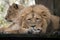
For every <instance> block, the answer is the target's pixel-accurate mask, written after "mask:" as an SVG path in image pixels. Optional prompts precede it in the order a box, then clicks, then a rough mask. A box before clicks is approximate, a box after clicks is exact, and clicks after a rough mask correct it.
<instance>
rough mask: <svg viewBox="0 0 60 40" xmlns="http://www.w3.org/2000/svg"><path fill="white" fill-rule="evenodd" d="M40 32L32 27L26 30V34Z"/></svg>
mask: <svg viewBox="0 0 60 40" xmlns="http://www.w3.org/2000/svg"><path fill="white" fill-rule="evenodd" d="M40 32H41V30H40V29H34V28H30V29H29V30H28V34H39V33H40Z"/></svg>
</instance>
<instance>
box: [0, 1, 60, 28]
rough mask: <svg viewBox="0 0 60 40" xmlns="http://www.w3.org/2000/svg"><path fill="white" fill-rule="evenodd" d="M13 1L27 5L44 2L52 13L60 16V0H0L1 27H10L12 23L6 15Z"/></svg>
mask: <svg viewBox="0 0 60 40" xmlns="http://www.w3.org/2000/svg"><path fill="white" fill-rule="evenodd" d="M12 3H17V4H22V5H24V6H25V7H27V6H31V5H36V4H43V5H45V6H46V7H48V8H49V9H50V10H51V12H52V14H54V15H57V16H60V0H0V28H1V27H8V25H9V24H10V22H7V21H6V20H5V19H4V17H5V16H6V14H7V10H8V7H9V5H12Z"/></svg>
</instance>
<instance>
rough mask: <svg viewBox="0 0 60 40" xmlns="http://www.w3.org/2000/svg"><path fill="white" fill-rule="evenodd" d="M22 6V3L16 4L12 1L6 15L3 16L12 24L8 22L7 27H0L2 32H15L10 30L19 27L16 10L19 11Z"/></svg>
mask: <svg viewBox="0 0 60 40" xmlns="http://www.w3.org/2000/svg"><path fill="white" fill-rule="evenodd" d="M23 8H24V6H23V5H18V4H15V3H13V4H12V5H10V6H9V8H8V10H7V15H6V16H5V19H6V20H7V21H8V22H12V24H10V25H9V26H8V28H1V29H2V30H1V31H2V32H3V33H15V32H16V31H15V32H13V31H12V30H18V29H19V27H20V26H19V25H18V23H17V21H16V20H17V18H18V15H19V13H18V11H19V12H20V11H21V10H22V9H23ZM17 26H18V27H17Z"/></svg>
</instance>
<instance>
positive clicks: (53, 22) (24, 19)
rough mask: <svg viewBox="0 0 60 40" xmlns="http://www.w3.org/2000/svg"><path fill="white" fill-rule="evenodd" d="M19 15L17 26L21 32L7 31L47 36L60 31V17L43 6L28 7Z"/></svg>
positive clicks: (16, 31) (15, 31) (9, 30)
mask: <svg viewBox="0 0 60 40" xmlns="http://www.w3.org/2000/svg"><path fill="white" fill-rule="evenodd" d="M18 13H19V15H18V16H19V17H18V18H17V20H16V21H17V23H16V24H17V25H19V26H20V28H19V30H11V29H9V28H7V29H8V30H6V31H8V32H11V33H19V34H25V33H27V34H40V33H44V34H45V33H50V32H52V31H57V30H58V29H59V25H60V24H59V19H60V17H58V16H55V15H52V14H51V12H50V10H49V9H48V8H47V7H46V6H44V5H42V4H40V5H33V6H29V7H26V8H24V9H22V10H21V12H19V11H18ZM11 28H12V26H11Z"/></svg>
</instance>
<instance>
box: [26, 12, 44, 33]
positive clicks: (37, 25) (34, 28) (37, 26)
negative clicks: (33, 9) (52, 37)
mask: <svg viewBox="0 0 60 40" xmlns="http://www.w3.org/2000/svg"><path fill="white" fill-rule="evenodd" d="M42 21H43V19H42V18H41V16H40V15H38V14H36V13H30V14H28V15H27V16H26V19H25V24H26V25H27V27H25V28H28V29H29V31H28V32H32V33H35V32H36V33H39V32H41V31H42Z"/></svg>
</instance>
